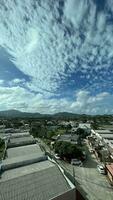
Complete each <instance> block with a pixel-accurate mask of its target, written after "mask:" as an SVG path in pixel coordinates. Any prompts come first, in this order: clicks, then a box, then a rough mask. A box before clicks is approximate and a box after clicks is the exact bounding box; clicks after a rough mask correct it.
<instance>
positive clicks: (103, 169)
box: [97, 165, 106, 174]
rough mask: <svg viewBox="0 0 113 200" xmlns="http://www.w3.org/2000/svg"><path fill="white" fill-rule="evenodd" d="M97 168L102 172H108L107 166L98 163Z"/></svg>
mask: <svg viewBox="0 0 113 200" xmlns="http://www.w3.org/2000/svg"><path fill="white" fill-rule="evenodd" d="M97 170H98V171H99V172H100V174H106V171H105V167H104V166H103V165H97Z"/></svg>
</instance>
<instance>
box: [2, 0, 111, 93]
mask: <svg viewBox="0 0 113 200" xmlns="http://www.w3.org/2000/svg"><path fill="white" fill-rule="evenodd" d="M16 2H17V4H15V1H14V0H12V1H10V0H8V1H7V2H5V4H4V2H2V4H1V12H0V45H1V46H3V47H4V48H6V50H7V51H9V53H10V54H11V55H12V56H13V57H14V60H13V62H14V63H15V64H16V66H17V67H18V68H19V69H20V70H21V71H23V72H24V73H25V74H27V75H29V76H31V77H32V82H31V83H30V85H29V87H30V88H31V89H34V90H35V91H42V92H43V93H44V91H45V92H46V91H50V92H56V91H57V90H58V88H59V87H60V85H61V84H62V80H61V77H60V75H59V74H62V77H63V78H62V79H63V80H64V79H66V77H67V76H69V75H70V73H73V72H74V73H75V72H76V71H77V70H78V67H79V70H82V69H83V68H85V69H86V71H85V73H88V74H89V73H92V70H93V69H95V70H97V71H98V70H99V69H103V67H104V63H106V68H109V66H110V64H111V62H112V56H113V50H112V47H113V40H112V38H113V26H112V24H110V23H109V25H108V24H107V16H108V15H107V10H104V11H101V12H100V13H97V10H96V5H95V4H94V3H93V1H89V0H82V1H78V0H67V1H65V6H64V9H63V13H64V15H63V16H62V19H61V22H62V24H60V23H58V19H59V18H60V14H59V11H58V6H59V1H49V0H48V1H43V0H41V1H40V4H39V3H38V1H37V2H36V1H35V2H34V3H33V2H32V1H28V0H17V1H16ZM53 2H54V3H53ZM109 4H110V3H109ZM111 4H112V1H111ZM70 22H71V23H72V26H71V25H70ZM67 29H68V30H70V34H69V32H68V31H67ZM80 30H81V31H80ZM81 35H82V36H81ZM83 38H84V39H83ZM79 59H80V60H81V64H80V63H79ZM70 60H71V61H70ZM90 63H93V66H90ZM78 65H79V66H78ZM66 66H68V68H69V70H68V74H65V69H66ZM89 69H90V71H89ZM92 84H93V83H92ZM106 85H107V83H106Z"/></svg>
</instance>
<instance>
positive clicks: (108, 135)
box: [100, 133, 113, 139]
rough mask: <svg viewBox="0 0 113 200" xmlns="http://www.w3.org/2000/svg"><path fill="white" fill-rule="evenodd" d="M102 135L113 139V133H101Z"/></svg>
mask: <svg viewBox="0 0 113 200" xmlns="http://www.w3.org/2000/svg"><path fill="white" fill-rule="evenodd" d="M100 136H101V137H103V138H105V139H113V133H112V134H100Z"/></svg>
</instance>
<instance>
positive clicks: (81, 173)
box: [41, 141, 113, 200]
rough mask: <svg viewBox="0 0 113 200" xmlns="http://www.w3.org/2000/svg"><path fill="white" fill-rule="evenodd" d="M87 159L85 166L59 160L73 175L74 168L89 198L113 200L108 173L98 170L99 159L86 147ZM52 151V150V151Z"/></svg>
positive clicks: (92, 199) (78, 180)
mask: <svg viewBox="0 0 113 200" xmlns="http://www.w3.org/2000/svg"><path fill="white" fill-rule="evenodd" d="M41 145H43V146H44V147H45V149H46V150H47V151H50V149H49V147H48V146H47V145H46V144H45V143H44V142H43V141H41ZM86 151H87V159H86V161H85V162H84V163H83V167H78V166H72V165H71V164H69V163H67V162H65V161H61V160H59V164H60V166H61V167H64V168H65V169H66V170H67V171H68V172H69V173H70V174H72V175H73V168H74V172H75V173H74V174H75V179H76V180H77V182H78V183H79V184H80V186H81V188H82V189H83V190H84V191H85V192H86V193H87V198H88V200H113V187H112V186H110V183H109V181H108V179H107V176H106V175H102V174H100V173H99V172H98V171H97V163H98V162H97V160H96V158H95V156H94V155H93V154H91V153H90V152H89V150H88V148H87V147H86ZM51 153H52V152H51Z"/></svg>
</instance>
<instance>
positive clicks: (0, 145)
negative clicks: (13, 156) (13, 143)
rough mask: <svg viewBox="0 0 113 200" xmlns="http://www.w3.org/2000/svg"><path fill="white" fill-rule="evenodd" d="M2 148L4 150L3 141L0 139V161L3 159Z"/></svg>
mask: <svg viewBox="0 0 113 200" xmlns="http://www.w3.org/2000/svg"><path fill="white" fill-rule="evenodd" d="M4 148H5V143H4V140H2V139H1V138H0V159H2V157H3V153H4Z"/></svg>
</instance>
